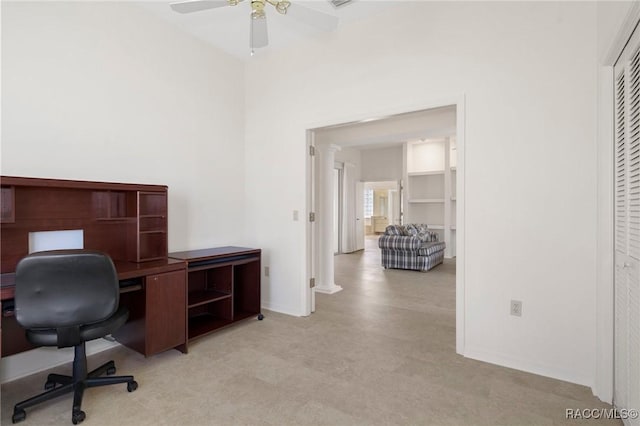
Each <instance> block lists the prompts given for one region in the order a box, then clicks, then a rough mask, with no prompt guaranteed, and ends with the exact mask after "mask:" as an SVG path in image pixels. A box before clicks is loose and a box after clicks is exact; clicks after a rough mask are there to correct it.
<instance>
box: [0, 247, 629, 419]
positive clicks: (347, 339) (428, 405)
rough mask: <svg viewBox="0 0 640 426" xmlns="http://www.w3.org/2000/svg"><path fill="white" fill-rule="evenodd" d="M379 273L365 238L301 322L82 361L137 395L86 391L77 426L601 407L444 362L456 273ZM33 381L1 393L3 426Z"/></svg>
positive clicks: (443, 269) (282, 321)
mask: <svg viewBox="0 0 640 426" xmlns="http://www.w3.org/2000/svg"><path fill="white" fill-rule="evenodd" d="M379 265H380V263H379V252H378V249H377V248H376V246H375V239H371V238H369V239H368V240H367V249H366V250H365V252H364V253H363V252H360V253H357V254H351V255H340V256H337V257H336V282H337V283H338V284H339V285H341V286H342V287H343V288H344V290H343V291H342V292H340V293H337V294H335V295H331V296H327V295H318V297H317V312H316V313H315V314H313V315H312V316H311V317H309V318H294V317H290V316H287V315H282V314H277V313H273V312H268V311H265V312H264V313H265V315H266V318H265V320H264V321H257V320H247V321H245V322H242V323H239V324H237V325H235V326H233V327H230V328H228V329H225V330H223V331H220V332H218V333H216V334H213V335H210V336H208V337H204V338H202V339H200V340H197V341H195V342H193V343H192V344H191V345H190V353H189V354H188V355H183V354H180V353H179V352H177V351H169V352H165V353H163V354H160V355H157V356H154V357H152V358H150V359H145V358H144V357H143V356H141V355H139V354H137V353H135V352H133V351H130V350H128V349H126V348H116V349H113V350H111V351H109V352H105V353H101V354H99V355H96V356H94V357H92V358H91V359H90V360H89V368H91V367H92V366H95V365H97V364H98V363H100V362H103V361H105V360H107V359H110V358H112V359H115V361H116V365H117V367H118V372H119V373H120V374H134V375H135V376H136V380H137V381H138V382H139V383H140V387H139V389H138V390H137V391H136V392H134V393H131V394H130V393H128V392H127V391H126V388H125V386H124V385H123V386H116V387H113V386H111V387H106V388H94V389H89V390H88V391H87V392H86V393H85V399H84V404H83V409H84V411H85V412H86V413H87V419H86V420H85V421H84V423H83V424H84V425H133V426H138V425H396V424H398V425H560V424H567V425H575V424H580V423H581V422H580V421H577V420H567V419H565V409H567V408H597V407H608V405H606V404H603V403H601V402H599V401H598V400H597V398H595V397H593V396H592V395H591V391H590V390H589V389H588V388H586V387H583V386H577V385H573V384H570V383H566V382H561V381H557V380H552V379H548V378H544V377H540V376H535V375H532V374H527V373H522V372H518V371H514V370H510V369H506V368H501V367H497V366H494V365H490V364H485V363H482V362H478V361H473V360H469V359H465V358H463V357H461V356H458V355H456V354H455V311H454V309H455V289H454V287H455V285H454V283H455V275H454V274H455V263H454V261H451V260H447V261H445V264H444V265H440V266H438V267H436V268H435V269H434V270H432V271H430V272H427V273H419V272H410V271H396V270H388V271H385V270H384V269H383V268H381V267H380V266H379ZM272 276H274V275H273V274H272ZM274 279H275V276H274ZM56 370H57V371H60V369H56ZM62 370H63V371H61V372H65V371H64V370H65V369H64V368H63V369H62ZM65 373H66V372H65ZM45 376H46V372H45V373H41V374H36V375H34V376H31V377H29V378H26V379H22V380H17V381H14V382H11V383H9V384H5V385H3V386H2V417H1V420H2V424H3V425H4V424H10V423H11V413H12V405H13V404H14V403H15V402H17V401H19V400H21V399H24V398H26V397H29V396H31V395H32V394H34V393H35V392H37V391H38V390H39V389H41V387H42V385H43V383H44V380H45ZM70 412H71V396H66V397H62V398H61V399H59V400H57V401H54V402H51V403H47V404H44V405H40V406H38V407H34V408H32V409H29V410H27V419H26V421H25V422H23V423H22V424H23V425H25V426H30V425H38V426H39V425H70V424H71V414H70ZM583 422H584V423H586V424H589V425H598V424H605V423H606V424H621V422H619V421H609V422H608V423H607V422H605V421H594V420H590V421H583Z"/></svg>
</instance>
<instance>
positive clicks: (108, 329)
mask: <svg viewBox="0 0 640 426" xmlns="http://www.w3.org/2000/svg"><path fill="white" fill-rule="evenodd" d="M128 317H129V311H128V310H127V309H126V308H124V307H120V308H119V309H118V310H117V311H116V312H115V313H114V314H113V315H112V316H110V317H109V318H107V319H106V320H104V321H100V322H96V323H93V324H87V325H83V326H81V327H80V339H81V340H83V341H85V342H86V341H89V340H94V339H99V338H100V337H104V336H106V335H107V334H111V333H112V332H113V331H116V330H117V329H118V328H120V327H121V326H123V325H124V323H125V322H127V318H128ZM27 339H28V340H29V341H30V342H31V343H33V344H34V345H37V346H58V333H57V332H56V330H55V329H29V330H27Z"/></svg>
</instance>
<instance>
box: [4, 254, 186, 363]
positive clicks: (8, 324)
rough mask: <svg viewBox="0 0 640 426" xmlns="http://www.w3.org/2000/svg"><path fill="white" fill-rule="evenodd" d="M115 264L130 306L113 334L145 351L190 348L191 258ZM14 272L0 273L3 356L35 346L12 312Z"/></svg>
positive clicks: (125, 303) (124, 301)
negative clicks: (188, 271)
mask: <svg viewBox="0 0 640 426" xmlns="http://www.w3.org/2000/svg"><path fill="white" fill-rule="evenodd" d="M114 264H115V266H116V269H117V271H118V278H119V279H120V284H121V287H120V304H121V305H122V306H126V307H127V308H129V320H128V321H127V323H126V324H125V325H124V326H123V327H122V328H120V329H119V330H118V331H117V332H116V333H115V334H114V337H115V338H116V340H118V342H120V343H122V344H124V345H126V346H128V347H130V348H132V349H134V350H136V351H138V352H140V353H142V354H143V355H145V356H151V355H153V354H156V353H158V352H162V351H164V350H167V349H171V348H175V349H178V350H180V351H182V352H186V351H187V346H186V342H187V337H186V336H187V331H186V263H185V262H184V261H181V260H177V259H169V258H167V259H163V260H156V261H150V262H144V263H135V262H127V261H114ZM14 278H15V274H14V273H5V274H1V275H0V289H1V298H2V320H1V325H2V339H1V341H2V346H1V348H2V349H1V350H2V356H3V357H4V356H8V355H13V354H16V353H19V352H23V351H26V350H29V349H33V348H34V346H33V345H31V344H30V343H29V342H28V341H27V340H26V339H25V335H24V329H23V328H22V327H20V325H19V324H18V323H17V322H16V320H15V317H14V316H13V310H12V309H11V307H12V305H13V297H14V294H15V285H14Z"/></svg>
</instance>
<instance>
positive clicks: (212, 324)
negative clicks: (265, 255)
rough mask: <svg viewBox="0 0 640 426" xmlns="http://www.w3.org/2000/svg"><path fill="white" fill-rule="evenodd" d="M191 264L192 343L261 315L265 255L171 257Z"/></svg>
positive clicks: (239, 251)
mask: <svg viewBox="0 0 640 426" xmlns="http://www.w3.org/2000/svg"><path fill="white" fill-rule="evenodd" d="M169 256H170V257H172V258H175V259H180V260H183V261H185V262H187V271H188V272H187V277H188V278H187V281H188V284H187V287H188V295H187V298H188V301H189V304H188V306H187V311H188V312H187V328H188V336H189V337H188V338H189V340H191V339H195V338H198V337H201V336H204V335H206V334H209V333H212V332H214V331H216V330H218V329H220V328H222V327H225V326H227V325H230V324H233V323H235V322H237V321H240V320H244V319H247V318H250V317H258V319H262V314H261V313H260V261H261V251H260V250H258V249H249V248H242V247H219V248H214V249H205V250H194V251H187V252H178V253H170V254H169Z"/></svg>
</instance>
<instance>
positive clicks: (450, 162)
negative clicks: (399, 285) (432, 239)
mask: <svg viewBox="0 0 640 426" xmlns="http://www.w3.org/2000/svg"><path fill="white" fill-rule="evenodd" d="M455 160H456V156H455V139H454V138H452V137H448V138H442V139H433V140H420V141H412V142H407V143H405V145H404V172H405V173H404V174H405V195H404V197H403V199H404V206H403V208H404V210H403V211H404V221H403V222H404V223H424V224H426V225H427V226H428V227H429V228H430V229H432V230H436V231H437V232H438V234H439V235H440V240H441V241H444V242H445V243H446V244H447V249H446V251H445V256H446V257H454V256H455V230H456V226H455V223H456V222H455V218H456V191H455V186H456V163H455Z"/></svg>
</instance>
